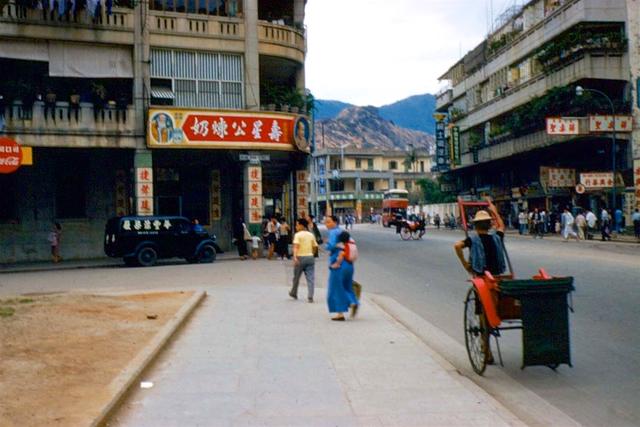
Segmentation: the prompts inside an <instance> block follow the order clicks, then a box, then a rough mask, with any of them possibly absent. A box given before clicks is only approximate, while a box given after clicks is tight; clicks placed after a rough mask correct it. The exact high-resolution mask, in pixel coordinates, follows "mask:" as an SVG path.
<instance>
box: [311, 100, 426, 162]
mask: <svg viewBox="0 0 640 427" xmlns="http://www.w3.org/2000/svg"><path fill="white" fill-rule="evenodd" d="M315 129H316V135H315V136H316V148H318V149H322V148H339V147H340V145H343V144H345V143H346V144H349V146H350V148H363V149H380V150H405V149H406V148H407V146H408V145H409V144H413V146H414V147H415V148H421V149H428V150H429V151H430V152H433V146H434V138H433V136H432V135H429V134H427V133H424V132H420V131H415V130H410V129H405V128H401V127H399V126H396V125H395V124H394V123H393V122H391V121H389V120H385V119H383V118H382V117H381V116H380V114H379V111H378V108H376V107H371V106H369V107H350V108H347V109H345V110H343V111H342V112H341V113H340V114H339V115H338V117H336V118H335V119H332V120H320V121H318V122H316V128H315Z"/></svg>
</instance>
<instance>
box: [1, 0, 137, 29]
mask: <svg viewBox="0 0 640 427" xmlns="http://www.w3.org/2000/svg"><path fill="white" fill-rule="evenodd" d="M46 4H47V5H48V4H49V3H48V2H47V3H46ZM0 22H6V23H10V22H11V23H16V22H21V23H32V24H46V25H51V26H59V27H66V28H68V27H70V26H74V27H85V28H86V27H91V28H100V29H121V30H131V31H133V10H132V9H128V8H120V7H114V8H113V9H112V13H111V15H108V14H107V13H106V11H104V10H102V11H101V13H100V14H98V15H97V16H95V17H92V16H91V15H90V14H89V12H88V11H87V9H82V10H79V11H78V12H76V13H75V14H72V13H68V14H64V15H60V14H59V13H58V10H57V8H56V9H55V10H53V11H50V10H48V9H47V10H41V9H34V8H26V7H23V6H18V5H17V4H16V2H15V1H14V0H12V1H9V3H7V4H6V5H4V7H3V8H2V13H0Z"/></svg>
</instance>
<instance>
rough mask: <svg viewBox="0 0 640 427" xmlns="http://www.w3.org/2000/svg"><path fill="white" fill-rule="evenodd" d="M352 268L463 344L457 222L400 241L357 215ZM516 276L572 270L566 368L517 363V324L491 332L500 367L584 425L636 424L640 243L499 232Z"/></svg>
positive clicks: (639, 413)
mask: <svg viewBox="0 0 640 427" xmlns="http://www.w3.org/2000/svg"><path fill="white" fill-rule="evenodd" d="M353 234H354V236H355V238H356V240H357V242H358V248H359V252H360V259H359V261H358V264H357V273H356V276H357V277H356V278H357V279H358V280H359V281H361V282H362V283H363V284H365V286H366V289H367V290H368V291H370V292H375V293H380V294H385V295H387V296H391V297H393V298H395V299H396V300H398V301H399V302H400V303H402V304H404V305H405V306H407V307H408V308H409V309H411V310H412V311H414V312H415V313H417V314H419V315H420V316H421V317H423V318H424V319H426V320H428V321H429V322H431V323H432V324H434V325H435V326H437V327H438V328H440V329H442V330H443V331H444V332H445V333H447V334H448V335H449V336H451V337H452V338H454V339H455V340H456V341H458V342H459V343H462V344H463V345H464V332H463V325H462V323H463V322H462V315H463V301H464V298H465V295H466V292H467V290H468V288H469V284H468V283H467V282H466V280H467V275H466V272H465V271H464V270H463V269H462V267H461V266H460V264H459V262H458V260H457V258H456V257H455V254H454V252H453V247H452V246H453V243H454V242H455V241H456V240H460V239H461V238H462V237H463V235H462V232H460V231H443V230H440V231H436V230H431V229H430V230H429V231H428V233H427V235H426V236H425V237H424V239H423V240H421V241H407V242H405V241H402V240H401V239H400V237H399V236H398V235H396V234H395V230H390V229H384V228H382V227H381V226H374V225H362V226H360V227H358V228H356V230H355V231H354V232H353ZM506 244H507V248H508V251H509V254H510V256H511V259H512V262H513V264H514V269H515V271H516V277H522V278H524V277H531V276H532V275H533V274H535V273H536V272H537V270H538V268H540V267H544V268H545V269H546V270H547V272H549V273H550V274H553V275H558V276H564V275H571V276H574V277H575V286H576V292H574V294H573V303H574V307H575V313H573V314H571V315H570V331H571V347H572V361H573V368H571V367H568V366H566V365H562V366H561V367H559V368H558V370H557V371H556V372H554V371H552V370H551V369H549V368H546V367H528V368H526V369H524V370H521V369H520V364H521V357H522V345H521V332H520V331H506V332H505V333H504V335H503V338H502V339H501V341H500V343H501V349H502V354H503V358H504V362H505V366H504V368H501V367H489V368H488V372H489V373H490V371H491V370H493V369H503V370H504V371H505V372H506V373H507V374H508V375H509V376H510V377H512V378H513V379H514V380H515V381H517V382H518V383H520V384H522V385H523V386H525V387H527V388H528V389H529V390H531V391H533V392H534V393H536V394H538V395H539V396H540V397H542V398H544V399H546V400H547V401H549V402H550V403H551V404H553V405H554V406H556V407H557V408H559V409H560V410H562V411H563V412H565V413H566V414H567V415H569V416H571V417H572V418H574V419H575V420H577V421H578V422H580V423H582V424H584V425H592V426H626V425H629V426H631V425H636V426H637V425H640V381H639V380H638V378H640V334H639V333H638V331H639V330H640V289H639V288H638V287H639V286H640V247H638V246H635V245H629V244H627V245H625V244H616V245H613V244H608V243H605V244H600V243H598V242H596V243H591V242H589V243H585V242H581V243H577V242H575V241H574V242H568V243H564V242H561V241H558V240H552V239H545V240H533V239H532V238H530V237H515V236H513V237H509V236H507V238H506Z"/></svg>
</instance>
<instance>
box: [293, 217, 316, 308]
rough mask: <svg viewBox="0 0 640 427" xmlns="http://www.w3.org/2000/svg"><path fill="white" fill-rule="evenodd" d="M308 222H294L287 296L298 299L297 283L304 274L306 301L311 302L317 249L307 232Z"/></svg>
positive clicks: (312, 238)
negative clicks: (291, 275)
mask: <svg viewBox="0 0 640 427" xmlns="http://www.w3.org/2000/svg"><path fill="white" fill-rule="evenodd" d="M308 227H309V222H308V221H307V220H306V219H305V218H299V219H298V220H297V221H296V234H295V235H294V236H293V286H292V288H291V291H289V296H290V297H291V298H293V299H298V283H299V282H300V276H301V275H302V273H304V276H305V279H306V280H307V301H308V302H313V290H314V272H315V259H314V253H315V250H314V249H317V247H318V243H317V242H316V237H315V236H314V235H313V233H311V232H310V231H309V230H308Z"/></svg>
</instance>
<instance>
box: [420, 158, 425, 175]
mask: <svg viewBox="0 0 640 427" xmlns="http://www.w3.org/2000/svg"><path fill="white" fill-rule="evenodd" d="M420 172H423V173H424V160H420Z"/></svg>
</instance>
